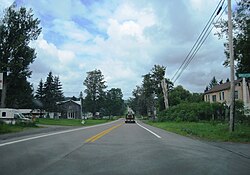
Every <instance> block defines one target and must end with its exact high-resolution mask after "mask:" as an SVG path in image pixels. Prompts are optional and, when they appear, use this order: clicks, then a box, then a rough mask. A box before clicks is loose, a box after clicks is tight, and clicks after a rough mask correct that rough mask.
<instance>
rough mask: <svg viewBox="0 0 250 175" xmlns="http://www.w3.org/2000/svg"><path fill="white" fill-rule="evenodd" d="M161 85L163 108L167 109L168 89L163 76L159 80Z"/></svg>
mask: <svg viewBox="0 0 250 175" xmlns="http://www.w3.org/2000/svg"><path fill="white" fill-rule="evenodd" d="M161 87H162V91H163V96H164V103H165V109H168V108H169V105H168V89H167V83H166V81H165V78H164V79H163V80H161Z"/></svg>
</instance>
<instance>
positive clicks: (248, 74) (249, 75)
mask: <svg viewBox="0 0 250 175" xmlns="http://www.w3.org/2000/svg"><path fill="white" fill-rule="evenodd" d="M239 77H241V78H249V77H250V73H246V74H239Z"/></svg>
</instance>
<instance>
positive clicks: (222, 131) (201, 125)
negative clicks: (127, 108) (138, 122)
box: [145, 121, 250, 142]
mask: <svg viewBox="0 0 250 175" xmlns="http://www.w3.org/2000/svg"><path fill="white" fill-rule="evenodd" d="M145 123H147V124H150V125H152V126H155V127H158V128H161V129H164V130H167V131H171V132H174V133H177V134H180V135H184V136H191V137H198V138H202V139H205V140H210V141H226V142H250V126H247V125H243V124H236V126H235V131H234V132H233V133H229V131H228V124H227V123H214V122H152V121H145Z"/></svg>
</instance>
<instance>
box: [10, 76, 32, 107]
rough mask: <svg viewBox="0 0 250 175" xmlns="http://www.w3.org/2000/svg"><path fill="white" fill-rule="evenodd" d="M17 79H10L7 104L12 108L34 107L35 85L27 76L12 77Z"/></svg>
mask: <svg viewBox="0 0 250 175" xmlns="http://www.w3.org/2000/svg"><path fill="white" fill-rule="evenodd" d="M12 76H13V74H12V75H9V77H8V78H9V79H15V81H9V82H8V85H9V88H8V89H7V95H8V96H7V97H8V98H7V99H6V106H7V107H12V108H16V109H18V108H33V87H32V85H31V84H30V83H29V82H28V81H27V80H26V77H12Z"/></svg>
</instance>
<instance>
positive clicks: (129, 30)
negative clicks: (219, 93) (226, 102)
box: [4, 0, 228, 98]
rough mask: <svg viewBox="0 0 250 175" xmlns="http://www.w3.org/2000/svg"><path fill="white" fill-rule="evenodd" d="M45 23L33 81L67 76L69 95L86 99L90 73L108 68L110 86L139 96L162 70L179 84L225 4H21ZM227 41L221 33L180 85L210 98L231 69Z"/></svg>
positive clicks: (143, 0) (183, 0) (57, 0)
mask: <svg viewBox="0 0 250 175" xmlns="http://www.w3.org/2000/svg"><path fill="white" fill-rule="evenodd" d="M4 2H7V1H6V0H5V1H4ZM20 3H21V5H24V6H26V7H31V8H32V9H33V11H34V13H35V16H36V17H38V18H39V19H40V20H41V26H42V28H43V31H42V35H41V36H40V37H39V38H38V40H37V41H35V42H33V43H32V45H31V46H32V47H35V48H36V52H37V58H36V60H35V62H34V63H33V64H32V65H31V69H32V70H33V74H32V79H31V81H32V82H33V83H34V85H35V88H36V83H38V82H37V81H38V80H40V79H41V78H43V79H45V77H46V76H47V74H48V71H50V70H51V71H53V73H54V74H55V75H59V76H60V79H61V81H62V84H63V89H64V92H65V95H66V96H72V95H75V96H78V95H79V92H80V91H83V89H84V88H85V87H84V86H83V84H82V82H83V81H84V79H85V77H86V72H88V71H92V70H94V69H100V70H101V71H102V73H103V75H104V77H105V80H106V81H107V85H108V87H109V88H112V87H116V88H121V89H122V91H123V93H124V96H125V98H128V97H129V96H131V93H132V90H133V89H134V88H135V86H136V85H140V84H141V81H142V75H144V74H146V73H148V72H149V71H150V70H151V68H152V67H153V66H154V65H155V64H160V65H163V66H166V67H167V73H166V75H167V78H171V77H172V76H173V75H174V73H175V72H176V70H177V69H178V68H179V66H180V65H181V63H182V61H183V60H184V59H185V58H186V56H187V54H188V52H189V51H190V49H191V48H192V46H193V44H194V42H195V41H196V39H197V38H198V36H199V34H200V32H201V31H202V29H203V27H204V26H205V24H206V22H207V21H208V19H209V17H210V15H211V14H212V12H213V10H214V9H215V7H216V5H217V3H218V2H217V0H211V1H203V0H179V1H176V0H168V1H161V0H154V1H148V0H136V1H134V0H121V1H117V0H103V1H88V0H64V1H61V0H53V1H49V0H43V1H33V0H28V1H20ZM223 50H224V48H223V41H220V40H218V39H217V38H216V37H215V36H213V34H211V36H210V37H209V38H208V39H207V41H206V42H205V43H204V45H203V46H202V48H201V49H200V51H199V52H198V54H197V55H196V57H195V58H194V60H193V61H192V62H191V64H190V65H189V66H188V68H187V69H186V70H185V71H184V72H183V74H182V76H181V77H180V78H179V79H178V81H177V82H176V85H178V84H181V85H183V86H184V87H185V88H187V89H188V90H190V91H192V92H202V91H203V90H204V88H205V87H206V85H207V84H208V82H209V81H210V80H211V78H212V77H213V76H216V78H217V77H218V79H222V78H223V79H226V78H227V77H228V69H226V68H223V66H222V63H223V61H224V60H225V56H224V53H223Z"/></svg>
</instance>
